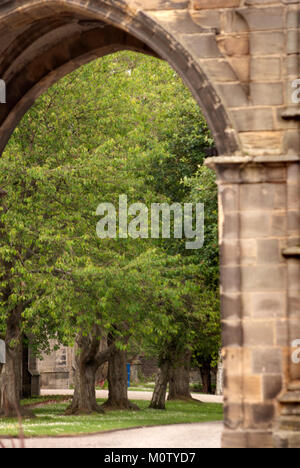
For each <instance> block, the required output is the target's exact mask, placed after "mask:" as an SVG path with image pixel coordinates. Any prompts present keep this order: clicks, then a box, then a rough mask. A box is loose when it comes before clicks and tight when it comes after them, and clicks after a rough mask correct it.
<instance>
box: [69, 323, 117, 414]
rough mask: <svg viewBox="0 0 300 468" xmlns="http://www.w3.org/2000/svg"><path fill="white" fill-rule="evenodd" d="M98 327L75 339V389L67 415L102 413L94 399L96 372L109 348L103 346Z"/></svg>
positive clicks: (107, 356) (105, 359)
mask: <svg viewBox="0 0 300 468" xmlns="http://www.w3.org/2000/svg"><path fill="white" fill-rule="evenodd" d="M99 336H100V332H99V330H98V329H96V327H95V330H94V331H93V334H91V335H89V336H82V335H78V337H77V339H76V343H77V347H78V349H79V350H80V352H78V353H77V355H76V371H75V390H74V396H73V400H72V403H71V405H70V406H69V407H68V408H67V410H66V414H67V415H72V414H74V415H78V414H91V413H103V412H104V411H103V409H102V408H101V407H100V406H99V405H98V403H97V400H96V389H95V385H96V374H97V370H98V368H99V367H100V366H101V365H103V364H104V363H105V362H106V361H107V360H108V358H109V355H110V352H111V349H108V348H107V347H106V345H105V349H104V346H103V340H102V341H100V339H99Z"/></svg>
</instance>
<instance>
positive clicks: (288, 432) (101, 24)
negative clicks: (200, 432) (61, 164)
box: [0, 0, 300, 448]
mask: <svg viewBox="0 0 300 468" xmlns="http://www.w3.org/2000/svg"><path fill="white" fill-rule="evenodd" d="M299 11H300V6H299V0H274V1H272V2H270V1H266V0H251V1H250V0H248V1H245V0H47V1H46V0H18V1H16V0H2V1H1V2H0V80H5V83H6V85H7V86H6V91H7V102H6V104H3V103H2V104H0V153H1V151H3V149H4V147H5V144H6V142H7V141H8V139H9V136H10V135H11V133H12V132H13V130H14V128H15V126H16V125H17V123H18V121H19V120H20V119H21V118H22V116H23V115H24V113H25V112H26V111H27V109H29V107H30V106H31V105H32V104H33V103H34V101H35V99H36V98H37V97H38V96H39V95H40V94H41V92H43V90H45V89H47V87H49V86H50V85H51V84H52V83H54V82H55V81H57V80H58V79H59V78H61V77H62V76H64V75H65V74H67V73H68V72H70V71H72V70H74V69H75V68H76V67H78V66H80V65H81V64H83V63H86V62H87V61H89V60H92V59H93V58H97V57H99V56H101V55H105V54H108V53H111V52H113V51H115V50H121V49H130V50H135V51H138V52H143V53H148V54H151V55H155V56H160V57H161V58H162V59H165V60H167V61H168V62H169V63H170V65H171V66H172V67H173V68H174V69H175V70H176V71H177V72H178V73H179V75H180V76H181V77H182V78H183V80H184V81H185V83H186V85H187V86H188V87H189V88H190V90H191V91H192V93H193V95H194V97H195V98H196V100H197V102H198V103H199V105H200V106H201V107H202V110H203V111H204V114H205V116H206V119H207V121H208V123H209V126H210V128H211V130H212V132H213V136H214V138H215V141H216V145H217V147H218V152H219V154H220V155H222V156H223V157H217V158H210V160H209V161H208V164H210V165H211V166H212V167H213V168H214V169H215V170H216V172H217V177H218V184H219V195H220V227H221V229H220V245H221V284H222V288H221V299H222V325H223V345H224V356H225V359H224V374H225V379H224V384H225V389H224V390H225V391H224V395H225V431H224V434H223V446H226V447H249V448H250V447H255V448H258V447H272V446H273V440H274V429H275V428H276V426H275V423H276V421H277V422H278V424H277V432H276V431H275V445H277V446H280V447H282V446H284V447H289V446H290V447H293V446H295V447H299V446H300V431H299V427H300V426H299V414H295V412H294V408H295V407H298V408H299V406H300V367H299V365H295V364H293V363H291V362H290V352H291V351H292V349H291V341H292V340H293V343H294V342H296V340H298V339H299V336H300V320H299V304H300V288H299V284H300V281H299V279H300V266H299V256H300V254H299V240H300V221H299V220H300V217H299V213H300V196H299V187H300V184H299V181H300V167H299V162H300V151H299V149H300V137H299V135H300V132H299V103H298V102H294V99H293V93H292V92H291V90H292V91H294V88H293V86H292V85H293V83H294V82H296V81H295V80H297V79H298V78H299V41H298V37H299V18H300V16H299ZM0 83H1V81H0ZM2 93H3V82H2ZM1 98H2V101H4V98H3V96H1ZM280 395H281V397H280ZM282 407H283V408H284V411H283V412H282V414H281V417H280V418H279V416H280V412H281V409H282Z"/></svg>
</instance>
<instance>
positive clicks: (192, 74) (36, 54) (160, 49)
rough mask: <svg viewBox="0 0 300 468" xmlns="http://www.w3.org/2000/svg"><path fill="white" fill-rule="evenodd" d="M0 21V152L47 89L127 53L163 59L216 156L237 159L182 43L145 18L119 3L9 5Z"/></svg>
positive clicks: (221, 109) (219, 109) (52, 0)
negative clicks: (192, 101)
mask: <svg viewBox="0 0 300 468" xmlns="http://www.w3.org/2000/svg"><path fill="white" fill-rule="evenodd" d="M0 17H2V22H3V23H2V24H4V25H5V28H6V29H7V34H8V37H9V36H10V35H11V36H12V40H11V41H10V45H9V46H8V47H7V48H5V47H4V44H2V45H1V47H0V53H1V58H0V76H1V78H2V79H3V80H4V81H5V82H6V86H7V104H6V105H2V106H1V108H0V152H1V151H3V149H4V147H5V145H6V143H7V141H8V139H9V137H10V135H11V134H12V132H13V130H14V128H15V126H16V125H17V123H18V122H19V121H20V119H21V118H22V116H23V115H24V114H25V113H26V111H27V110H28V109H29V108H30V107H31V105H32V104H33V103H34V101H35V100H36V99H37V97H38V96H39V95H40V94H42V92H44V91H45V90H46V89H47V88H48V87H49V86H51V85H52V84H54V83H55V82H56V81H58V80H59V79H60V78H62V77H63V76H64V75H66V74H68V73H70V72H71V71H73V70H74V69H76V68H77V67H79V66H80V65H82V64H84V63H87V62H88V61H90V60H93V59H94V58H96V57H101V56H104V55H106V54H109V53H112V52H115V51H118V50H124V49H127V50H134V51H138V52H142V53H146V54H150V55H154V56H158V57H161V58H162V59H164V60H167V61H168V62H169V63H170V65H171V66H172V67H173V68H174V69H175V70H176V71H177V72H178V74H179V75H180V76H181V77H182V79H183V81H184V82H185V83H186V85H187V86H188V87H189V88H190V90H191V92H192V93H193V95H194V97H195V98H196V100H197V102H198V103H199V105H200V107H201V108H202V110H203V112H204V114H205V117H206V119H207V121H208V124H209V126H210V128H211V130H212V133H213V136H214V139H215V142H216V146H217V149H218V152H219V154H223V155H234V154H237V153H240V149H239V146H240V145H239V138H238V136H237V133H236V132H235V130H234V127H233V124H232V122H231V119H230V117H229V115H228V113H227V111H226V107H225V106H224V104H223V102H222V100H221V98H220V96H219V94H218V92H217V91H216V89H215V87H214V85H213V83H212V82H211V81H210V80H209V79H208V77H207V75H206V74H205V72H204V71H203V70H202V69H201V68H200V67H199V64H197V63H196V62H195V61H194V60H193V57H192V55H191V54H190V53H189V52H188V50H187V49H186V48H185V47H184V46H183V45H182V44H181V43H180V41H178V40H177V39H175V37H174V36H173V35H172V34H171V33H170V32H168V31H166V30H165V29H164V28H163V27H162V26H161V25H159V24H158V23H156V22H155V21H154V20H153V19H152V18H150V16H148V15H146V14H145V13H143V12H142V11H140V10H137V11H134V10H131V9H129V8H128V7H126V4H125V3H124V2H123V1H114V2H111V1H107V0H105V1H90V2H84V1H79V0H71V1H70V0H68V1H67V0H66V1H64V2H58V1H56V0H48V1H47V2H44V1H33V0H23V1H21V2H19V4H18V8H16V7H15V2H10V1H8V2H6V4H5V6H4V7H3V8H2V9H0ZM12 25H13V26H14V30H12V31H11V28H12ZM16 25H18V26H19V27H16ZM13 31H14V32H13ZM0 33H1V30H0ZM9 38H10V37H9Z"/></svg>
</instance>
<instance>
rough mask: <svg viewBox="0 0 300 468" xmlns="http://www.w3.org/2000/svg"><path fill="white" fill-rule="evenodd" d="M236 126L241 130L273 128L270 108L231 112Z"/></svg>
mask: <svg viewBox="0 0 300 468" xmlns="http://www.w3.org/2000/svg"><path fill="white" fill-rule="evenodd" d="M231 115H232V117H233V120H234V122H235V125H236V128H238V130H239V131H241V132H251V131H262V130H273V128H274V122H273V112H272V109H267V108H261V109H257V108H255V109H252V108H249V109H241V110H234V111H232V112H231Z"/></svg>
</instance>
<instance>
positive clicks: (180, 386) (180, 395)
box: [168, 351, 192, 400]
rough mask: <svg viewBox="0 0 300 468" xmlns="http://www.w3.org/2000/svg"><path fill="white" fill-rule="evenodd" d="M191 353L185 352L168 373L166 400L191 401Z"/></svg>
mask: <svg viewBox="0 0 300 468" xmlns="http://www.w3.org/2000/svg"><path fill="white" fill-rule="evenodd" d="M191 357H192V353H191V351H185V352H184V353H183V354H182V356H181V358H180V359H178V361H177V362H176V363H173V364H172V366H171V368H170V371H169V396H168V400H192V395H191V392H190V370H191Z"/></svg>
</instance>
